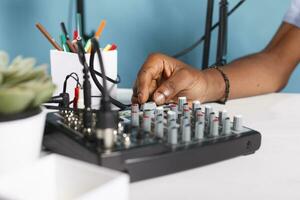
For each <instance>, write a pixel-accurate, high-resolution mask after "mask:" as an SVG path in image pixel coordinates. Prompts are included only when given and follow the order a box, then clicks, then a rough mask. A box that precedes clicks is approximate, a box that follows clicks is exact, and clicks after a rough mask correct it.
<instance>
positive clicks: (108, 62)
mask: <svg viewBox="0 0 300 200" xmlns="http://www.w3.org/2000/svg"><path fill="white" fill-rule="evenodd" d="M102 58H103V62H104V67H105V72H106V76H108V77H110V78H112V79H113V80H116V79H117V71H118V51H117V50H113V51H102ZM89 60H90V54H86V61H87V63H88V64H89ZM50 62H51V76H52V80H53V82H54V84H55V85H56V86H57V89H56V92H55V95H58V94H59V93H61V92H62V90H63V84H64V81H65V78H66V76H67V75H69V74H70V73H72V72H75V73H77V74H78V76H79V79H80V82H81V84H82V83H83V72H82V70H83V66H82V65H81V64H80V62H79V58H78V55H77V54H76V53H69V52H63V51H57V50H50ZM94 68H95V70H96V71H98V72H101V70H100V65H99V60H98V57H97V55H95V59H94ZM97 78H98V80H99V82H100V83H101V84H102V78H101V77H99V76H97ZM90 82H91V86H92V95H93V96H100V95H101V94H100V91H99V89H98V88H97V87H96V85H95V83H94V81H93V80H92V77H91V76H90ZM102 85H103V84H102ZM107 85H108V88H109V89H110V88H112V90H111V95H112V96H113V97H116V88H117V85H113V84H112V83H111V82H109V81H108V84H107ZM75 86H76V83H75V82H74V80H73V79H69V81H68V87H67V93H69V94H70V99H71V100H72V99H73V98H74V88H75ZM99 102H100V100H99V98H93V99H92V106H93V108H98V107H99Z"/></svg>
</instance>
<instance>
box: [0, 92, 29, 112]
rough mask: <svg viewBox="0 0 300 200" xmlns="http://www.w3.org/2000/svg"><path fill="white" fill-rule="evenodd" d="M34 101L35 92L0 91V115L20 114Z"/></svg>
mask: <svg viewBox="0 0 300 200" xmlns="http://www.w3.org/2000/svg"><path fill="white" fill-rule="evenodd" d="M33 99H34V92H32V91H30V90H24V89H19V88H10V89H1V90H0V113H3V114H14V113H20V112H22V111H24V110H26V109H27V108H28V106H29V105H30V104H31V102H32V101H33Z"/></svg>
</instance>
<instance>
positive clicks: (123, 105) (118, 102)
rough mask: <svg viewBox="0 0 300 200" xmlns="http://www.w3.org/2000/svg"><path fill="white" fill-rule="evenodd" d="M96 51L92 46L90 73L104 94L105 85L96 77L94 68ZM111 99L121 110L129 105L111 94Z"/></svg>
mask: <svg viewBox="0 0 300 200" xmlns="http://www.w3.org/2000/svg"><path fill="white" fill-rule="evenodd" d="M95 53H96V52H95V51H93V48H92V51H91V55H90V74H91V77H92V79H93V81H94V83H95V85H96V87H97V88H98V89H99V90H100V92H101V94H102V95H103V94H104V88H103V86H102V85H101V83H100V82H99V80H98V79H97V77H96V73H95V72H96V71H95V69H94V58H95ZM110 101H111V103H112V104H113V105H115V106H116V107H118V108H120V109H121V110H124V109H126V108H127V107H128V106H129V105H125V104H123V103H121V102H120V101H118V100H116V99H114V98H113V97H111V96H110Z"/></svg>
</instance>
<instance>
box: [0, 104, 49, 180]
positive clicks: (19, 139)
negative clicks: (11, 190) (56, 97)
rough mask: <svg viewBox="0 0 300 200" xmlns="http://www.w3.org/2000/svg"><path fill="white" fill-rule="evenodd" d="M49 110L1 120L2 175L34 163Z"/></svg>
mask: <svg viewBox="0 0 300 200" xmlns="http://www.w3.org/2000/svg"><path fill="white" fill-rule="evenodd" d="M46 114H47V112H46V111H45V110H42V111H41V112H39V113H37V114H35V115H33V116H29V117H26V118H24V119H16V120H12V121H4V122H3V121H2V122H1V121H0V175H1V174H4V173H7V172H9V171H12V170H14V169H16V168H20V167H23V166H24V165H27V164H32V163H33V162H34V161H36V160H37V159H38V158H39V156H40V152H41V145H42V138H43V133H44V126H45V120H46Z"/></svg>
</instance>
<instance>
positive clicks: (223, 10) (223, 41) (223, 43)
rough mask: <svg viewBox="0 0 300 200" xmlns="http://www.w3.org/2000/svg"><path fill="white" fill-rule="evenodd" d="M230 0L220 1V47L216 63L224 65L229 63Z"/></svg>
mask: <svg viewBox="0 0 300 200" xmlns="http://www.w3.org/2000/svg"><path fill="white" fill-rule="evenodd" d="M227 13H228V1H227V0H221V1H220V13H219V23H220V26H219V33H218V47H217V58H216V65H217V66H222V65H225V64H226V63H227V39H228V38H227V37H228V17H227Z"/></svg>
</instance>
